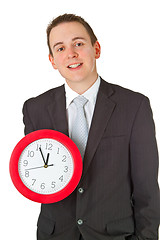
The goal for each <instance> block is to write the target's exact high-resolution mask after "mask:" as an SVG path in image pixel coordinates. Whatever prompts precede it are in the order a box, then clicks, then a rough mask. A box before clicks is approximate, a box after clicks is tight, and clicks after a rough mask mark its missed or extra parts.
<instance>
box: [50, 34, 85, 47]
mask: <svg viewBox="0 0 160 240" xmlns="http://www.w3.org/2000/svg"><path fill="white" fill-rule="evenodd" d="M78 39H80V40H85V41H86V39H85V38H84V37H74V38H72V41H75V40H78ZM60 44H64V43H63V42H57V43H55V44H54V45H53V48H55V47H56V46H57V45H60Z"/></svg>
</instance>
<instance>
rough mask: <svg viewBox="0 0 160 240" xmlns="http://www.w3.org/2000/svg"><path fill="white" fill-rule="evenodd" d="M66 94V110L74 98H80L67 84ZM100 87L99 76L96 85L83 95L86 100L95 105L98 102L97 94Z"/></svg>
mask: <svg viewBox="0 0 160 240" xmlns="http://www.w3.org/2000/svg"><path fill="white" fill-rule="evenodd" d="M64 86H65V92H66V109H67V108H68V107H69V105H70V104H71V102H72V101H73V99H74V98H76V97H78V96H79V94H78V93H76V92H75V91H73V90H72V89H71V88H70V87H69V86H68V84H67V83H65V85H64ZM99 86H100V77H99V76H98V78H97V80H96V81H95V83H94V84H93V85H92V86H91V87H90V88H89V89H88V90H87V91H86V92H84V93H83V94H82V96H84V97H85V98H87V99H88V101H89V102H91V103H92V104H94V103H95V102H96V98H97V93H98V90H99Z"/></svg>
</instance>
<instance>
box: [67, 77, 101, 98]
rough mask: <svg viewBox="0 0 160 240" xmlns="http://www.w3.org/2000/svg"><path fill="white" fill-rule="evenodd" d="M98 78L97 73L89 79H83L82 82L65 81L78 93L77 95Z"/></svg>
mask: <svg viewBox="0 0 160 240" xmlns="http://www.w3.org/2000/svg"><path fill="white" fill-rule="evenodd" d="M97 78H98V74H97V76H96V77H94V78H93V79H91V80H90V81H85V80H84V81H83V82H73V81H72V82H71V81H68V80H66V83H67V84H68V86H69V87H70V88H71V89H72V90H73V91H74V92H76V93H78V94H79V95H81V94H83V93H84V92H86V91H87V90H88V89H89V88H90V87H91V86H92V85H93V84H94V83H95V82H96V80H97Z"/></svg>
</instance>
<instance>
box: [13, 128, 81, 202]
mask: <svg viewBox="0 0 160 240" xmlns="http://www.w3.org/2000/svg"><path fill="white" fill-rule="evenodd" d="M42 138H51V139H54V140H57V141H59V142H60V143H62V144H63V145H64V146H65V147H66V148H67V149H68V150H69V151H70V153H71V155H72V158H73V161H74V170H73V175H72V178H71V180H70V181H69V183H68V184H67V186H65V187H64V188H63V189H62V190H60V191H59V192H56V193H53V194H40V193H36V192H33V191H31V190H30V189H29V188H27V187H26V186H25V185H24V183H23V182H22V180H21V178H20V176H19V172H18V162H19V157H20V156H21V153H22V151H23V150H24V148H25V147H27V146H28V145H29V144H30V143H32V142H34V141H36V140H39V139H42ZM82 169H83V164H82V157H81V154H80V152H79V149H78V148H77V146H76V144H75V143H74V142H73V141H72V140H71V139H70V138H69V137H68V136H66V135H65V134H63V133H61V132H58V131H55V130H50V129H42V130H37V131H34V132H31V133H29V134H27V135H26V136H25V137H23V138H22V139H21V140H20V141H19V142H18V143H17V145H16V146H15V148H14V149H13V152H12V154H11V158H10V165H9V170H10V176H11V179H12V182H13V184H14V186H15V187H16V188H17V190H18V191H19V192H20V193H21V194H22V195H23V196H25V197H26V198H28V199H30V200H32V201H34V202H38V203H54V202H58V201H61V200H63V199H64V198H66V197H67V196H69V195H70V194H71V193H72V192H73V191H74V190H75V188H76V187H77V185H78V183H79V181H80V178H81V175H82Z"/></svg>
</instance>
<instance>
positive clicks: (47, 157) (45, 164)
mask: <svg viewBox="0 0 160 240" xmlns="http://www.w3.org/2000/svg"><path fill="white" fill-rule="evenodd" d="M48 160H49V153H48V154H47V159H46V163H45V165H48Z"/></svg>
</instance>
